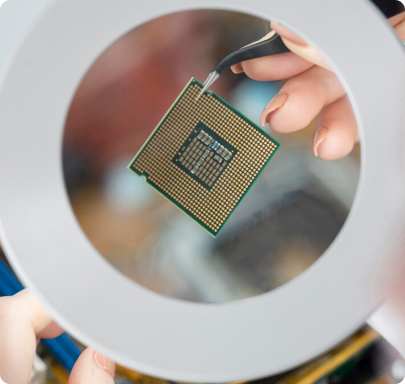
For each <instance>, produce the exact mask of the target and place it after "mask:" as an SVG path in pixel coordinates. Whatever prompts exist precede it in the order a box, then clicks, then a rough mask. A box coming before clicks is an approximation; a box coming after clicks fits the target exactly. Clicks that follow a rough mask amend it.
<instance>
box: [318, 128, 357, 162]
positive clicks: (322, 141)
mask: <svg viewBox="0 0 405 384" xmlns="http://www.w3.org/2000/svg"><path fill="white" fill-rule="evenodd" d="M316 141H317V143H316ZM315 147H316V154H317V155H318V156H319V157H320V158H322V159H323V160H338V159H341V158H342V157H345V156H347V155H348V154H349V153H350V152H351V151H352V150H353V147H354V140H353V138H352V137H349V136H348V135H345V134H344V132H342V131H334V130H331V129H328V128H326V127H322V128H321V129H319V130H317V132H316V133H315V136H314V148H315ZM314 154H315V150H314ZM316 154H315V155H316Z"/></svg>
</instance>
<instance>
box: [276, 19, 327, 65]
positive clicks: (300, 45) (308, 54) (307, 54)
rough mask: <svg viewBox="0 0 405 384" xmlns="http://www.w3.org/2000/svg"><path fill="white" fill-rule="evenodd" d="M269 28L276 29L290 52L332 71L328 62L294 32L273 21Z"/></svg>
mask: <svg viewBox="0 0 405 384" xmlns="http://www.w3.org/2000/svg"><path fill="white" fill-rule="evenodd" d="M271 29H273V30H274V31H276V32H277V34H278V35H280V36H281V38H282V39H283V42H284V44H285V45H286V46H287V48H288V49H289V50H290V51H291V52H294V53H295V54H296V55H298V56H300V57H302V58H303V59H305V60H306V61H309V62H310V63H313V64H315V65H318V66H320V67H323V68H325V69H328V70H329V71H332V68H331V67H330V65H329V64H328V62H327V61H326V60H325V59H324V58H323V57H322V56H321V55H320V54H319V53H318V52H317V51H316V50H315V49H314V48H312V47H311V46H310V45H309V44H308V43H307V42H306V41H305V40H303V39H301V37H299V36H297V35H296V34H295V33H294V32H291V31H290V30H289V29H287V28H285V27H283V26H281V25H280V24H277V23H274V22H272V23H271Z"/></svg>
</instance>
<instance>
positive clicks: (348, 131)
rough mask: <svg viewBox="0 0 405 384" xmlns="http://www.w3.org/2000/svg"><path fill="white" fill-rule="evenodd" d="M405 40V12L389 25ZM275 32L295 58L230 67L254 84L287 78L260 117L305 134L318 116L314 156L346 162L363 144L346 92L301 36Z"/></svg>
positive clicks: (279, 57) (282, 29)
mask: <svg viewBox="0 0 405 384" xmlns="http://www.w3.org/2000/svg"><path fill="white" fill-rule="evenodd" d="M389 23H390V24H391V25H392V26H393V27H394V29H395V31H396V32H397V33H398V35H399V37H400V38H401V39H402V40H405V12H404V13H401V14H399V15H397V16H394V17H392V18H391V19H389ZM271 27H272V29H273V30H275V31H276V32H277V33H278V34H279V35H280V36H281V37H282V38H283V41H284V43H285V44H286V46H287V47H288V48H289V49H290V50H291V51H292V53H286V54H283V55H277V56H269V57H263V58H259V59H255V60H249V61H245V62H242V63H240V64H237V65H235V66H233V67H232V70H233V71H234V73H242V72H244V73H245V74H246V75H248V76H249V77H251V78H252V79H255V80H259V81H271V80H280V79H286V78H289V80H288V81H287V82H286V84H285V85H284V86H283V88H282V89H281V90H280V92H279V94H278V95H276V97H275V98H274V99H273V100H271V101H270V103H269V104H268V106H267V107H266V108H265V109H264V111H263V114H262V116H261V121H262V124H263V125H265V124H267V123H268V124H269V125H270V126H271V128H272V129H274V130H275V131H277V132H280V133H288V132H294V131H298V130H300V129H304V128H305V127H307V126H308V125H309V123H310V122H311V121H312V120H313V119H315V118H316V117H317V116H318V118H317V121H316V125H315V133H314V141H313V151H314V154H315V155H316V156H319V157H321V158H323V159H325V160H335V159H339V158H341V157H344V156H346V155H347V154H348V153H350V151H351V150H352V149H353V146H354V144H355V143H356V142H357V141H358V140H359V134H358V130H357V123H356V119H355V116H354V113H353V110H352V108H351V105H350V102H349V99H348V97H347V96H346V92H345V89H344V88H343V86H342V85H341V83H340V81H339V79H338V78H337V76H336V75H335V74H334V73H333V71H332V70H331V68H330V66H329V64H328V63H327V62H326V60H324V59H323V58H322V56H321V55H320V54H319V53H318V52H317V51H316V50H315V49H313V48H312V47H311V46H309V45H308V44H307V43H306V42H305V41H304V40H302V39H301V38H300V37H299V36H297V35H295V34H294V33H293V32H291V31H289V30H288V29H286V28H285V27H282V26H280V25H278V24H276V23H272V24H271Z"/></svg>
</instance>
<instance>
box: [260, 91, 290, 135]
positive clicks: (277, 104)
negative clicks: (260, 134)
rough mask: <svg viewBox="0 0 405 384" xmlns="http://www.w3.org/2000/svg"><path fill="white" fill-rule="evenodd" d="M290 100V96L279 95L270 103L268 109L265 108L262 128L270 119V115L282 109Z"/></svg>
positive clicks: (285, 94) (261, 120)
mask: <svg viewBox="0 0 405 384" xmlns="http://www.w3.org/2000/svg"><path fill="white" fill-rule="evenodd" d="M287 99H288V94H287V93H279V94H278V95H276V96H275V97H274V98H273V100H271V101H270V103H268V104H267V107H266V108H264V110H263V113H262V116H261V119H260V122H261V123H262V126H263V127H264V126H265V125H266V124H267V123H268V122H269V119H270V115H271V114H272V113H273V112H274V111H275V110H276V109H279V108H281V107H282V106H283V105H284V104H285V102H286V101H287Z"/></svg>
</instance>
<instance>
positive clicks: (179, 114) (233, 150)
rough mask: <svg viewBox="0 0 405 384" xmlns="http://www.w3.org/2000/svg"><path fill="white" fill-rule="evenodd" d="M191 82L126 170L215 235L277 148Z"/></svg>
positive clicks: (271, 140) (250, 124) (230, 108)
mask: <svg viewBox="0 0 405 384" xmlns="http://www.w3.org/2000/svg"><path fill="white" fill-rule="evenodd" d="M201 88H202V84H201V83H200V82H199V81H198V80H196V79H194V78H192V79H191V80H190V82H189V83H188V84H187V86H186V87H185V89H184V90H183V91H182V93H181V94H180V96H179V97H178V98H177V100H176V101H175V102H174V104H173V105H172V107H171V108H170V109H169V111H168V112H167V113H166V115H165V116H164V117H163V119H162V121H161V122H160V123H159V124H158V126H157V128H156V129H155V130H154V131H153V133H152V135H151V136H150V137H149V138H148V140H147V141H146V143H145V144H144V145H143V147H142V148H141V150H140V151H139V152H138V154H137V155H136V156H135V158H134V159H133V161H132V162H131V164H130V165H129V166H128V169H130V170H131V171H133V172H134V173H136V174H137V175H138V176H144V177H145V178H146V181H147V182H148V184H150V185H151V186H152V187H153V188H155V189H156V190H157V191H158V192H160V193H161V194H162V195H163V196H165V197H166V198H167V199H169V200H170V201H171V202H172V203H173V204H175V205H176V206H177V207H178V208H180V209H181V210H182V211H183V212H184V213H186V214H187V215H188V216H189V217H191V218H192V219H193V220H195V221H196V222H197V223H198V224H200V225H201V226H202V227H203V228H204V229H205V230H207V231H208V232H209V233H210V234H211V235H212V236H214V237H216V236H217V235H218V233H219V232H220V231H221V229H222V228H223V226H224V225H225V223H226V221H227V220H228V218H229V217H230V215H231V214H232V212H233V211H234V210H235V209H236V207H237V206H238V204H239V203H240V202H241V200H242V199H243V197H244V196H245V195H246V193H247V192H248V190H249V188H250V187H251V186H252V185H253V183H254V182H255V180H256V179H257V177H258V176H259V174H260V172H261V171H262V170H263V169H264V167H265V166H266V165H267V163H268V162H269V161H270V159H271V158H272V156H273V155H274V153H275V152H276V151H277V149H278V147H279V146H280V144H279V143H278V142H277V141H276V140H275V139H273V138H272V137H271V136H269V135H268V134H267V133H266V132H265V131H263V130H262V129H261V128H259V127H258V126H257V125H255V124H254V123H252V122H251V121H250V120H249V119H247V118H246V117H245V116H243V115H242V114H241V113H240V112H238V111H237V110H235V109H234V108H233V107H231V106H230V105H229V104H228V103H226V102H225V101H224V100H223V99H221V98H220V97H219V96H217V95H216V94H214V93H212V92H206V93H204V94H203V95H202V96H201V97H200V98H199V99H198V100H197V101H196V100H195V99H196V97H197V95H198V93H199V92H200V91H201Z"/></svg>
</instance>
